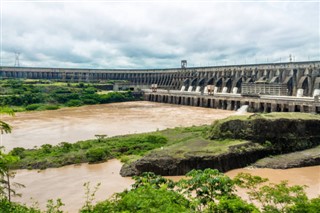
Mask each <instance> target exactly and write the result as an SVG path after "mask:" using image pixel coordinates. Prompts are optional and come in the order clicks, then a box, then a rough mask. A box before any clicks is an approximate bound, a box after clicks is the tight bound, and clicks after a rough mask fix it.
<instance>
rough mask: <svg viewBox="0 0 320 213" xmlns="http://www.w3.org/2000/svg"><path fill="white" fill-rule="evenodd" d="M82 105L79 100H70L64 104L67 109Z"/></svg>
mask: <svg viewBox="0 0 320 213" xmlns="http://www.w3.org/2000/svg"><path fill="white" fill-rule="evenodd" d="M82 104H83V103H82V102H81V101H79V100H74V99H73V100H70V101H68V102H67V103H66V106H68V107H77V106H81V105H82Z"/></svg>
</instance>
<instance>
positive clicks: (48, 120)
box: [2, 101, 235, 151]
mask: <svg viewBox="0 0 320 213" xmlns="http://www.w3.org/2000/svg"><path fill="white" fill-rule="evenodd" d="M234 113H235V112H233V111H226V110H217V109H207V108H198V107H190V106H180V105H171V104H161V103H154V102H145V101H139V102H124V103H113V104H102V105H91V106H83V107H77V108H63V109H59V110H54V111H39V112H25V113H17V114H16V115H15V116H14V117H8V116H5V117H3V118H2V119H3V120H4V121H6V122H8V123H9V124H10V125H11V126H12V127H13V131H12V133H11V134H5V135H3V136H2V144H3V145H4V146H5V147H6V150H7V151H8V150H11V149H12V148H14V147H24V148H33V147H34V146H38V147H39V146H41V145H42V144H46V143H48V144H58V143H60V142H76V141H79V140H86V139H91V138H94V136H95V135H96V134H106V135H108V136H115V135H124V134H132V133H141V132H151V131H156V130H157V129H159V130H162V129H166V128H172V127H177V126H192V125H200V124H210V123H212V121H213V120H215V119H221V118H225V117H227V116H229V115H232V114H234Z"/></svg>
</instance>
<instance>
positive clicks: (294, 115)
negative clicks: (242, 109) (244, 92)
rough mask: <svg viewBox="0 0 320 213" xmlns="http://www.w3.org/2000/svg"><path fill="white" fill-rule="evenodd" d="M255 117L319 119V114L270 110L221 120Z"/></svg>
mask: <svg viewBox="0 0 320 213" xmlns="http://www.w3.org/2000/svg"><path fill="white" fill-rule="evenodd" d="M256 118H264V119H272V120H273V119H280V118H284V119H302V120H304V119H317V120H319V119H320V115H318V114H311V113H301V112H272V113H254V114H249V115H234V116H229V117H227V118H225V119H223V120H221V121H222V122H223V121H231V120H236V119H237V120H249V119H256Z"/></svg>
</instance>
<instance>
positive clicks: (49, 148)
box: [41, 144, 52, 153]
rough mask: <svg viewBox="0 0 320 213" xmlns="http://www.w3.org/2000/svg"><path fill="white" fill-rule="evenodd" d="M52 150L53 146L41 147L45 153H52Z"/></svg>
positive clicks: (45, 145) (44, 145)
mask: <svg viewBox="0 0 320 213" xmlns="http://www.w3.org/2000/svg"><path fill="white" fill-rule="evenodd" d="M51 149H52V145H51V144H43V145H41V150H42V151H43V152H44V153H50V152H51Z"/></svg>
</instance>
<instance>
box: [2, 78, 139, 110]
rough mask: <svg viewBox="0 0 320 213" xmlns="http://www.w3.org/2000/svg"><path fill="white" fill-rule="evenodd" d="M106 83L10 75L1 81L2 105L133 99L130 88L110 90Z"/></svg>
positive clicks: (22, 107)
mask: <svg viewBox="0 0 320 213" xmlns="http://www.w3.org/2000/svg"><path fill="white" fill-rule="evenodd" d="M101 87H102V88H103V85H99V84H88V83H86V84H85V83H61V82H58V83H57V82H49V81H43V80H38V81H30V80H20V79H9V80H1V81H0V106H10V107H12V108H13V109H14V110H15V111H19V112H21V111H25V110H27V111H34V110H55V109H59V108H61V107H77V106H82V105H91V104H105V103H113V102H123V101H133V100H138V99H139V97H134V96H133V95H132V93H131V92H129V91H127V92H107V91H101V90H100V89H97V88H101Z"/></svg>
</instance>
